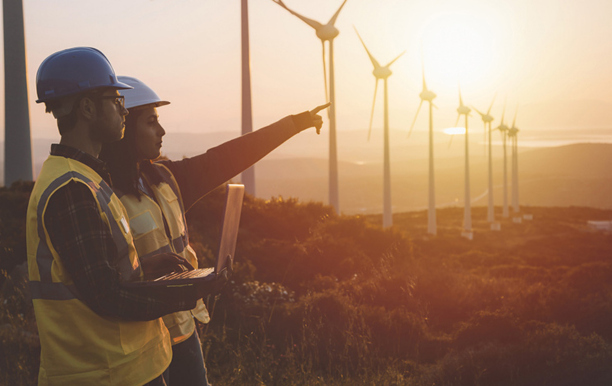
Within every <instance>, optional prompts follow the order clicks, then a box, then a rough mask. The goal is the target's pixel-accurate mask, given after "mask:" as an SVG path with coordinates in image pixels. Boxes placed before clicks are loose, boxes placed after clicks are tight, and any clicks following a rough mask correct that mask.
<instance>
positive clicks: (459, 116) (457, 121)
mask: <svg viewBox="0 0 612 386" xmlns="http://www.w3.org/2000/svg"><path fill="white" fill-rule="evenodd" d="M459 118H461V114H457V120H456V121H455V125H454V126H453V127H457V124H458V123H459Z"/></svg>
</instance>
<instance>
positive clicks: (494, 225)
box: [472, 97, 501, 230]
mask: <svg viewBox="0 0 612 386" xmlns="http://www.w3.org/2000/svg"><path fill="white" fill-rule="evenodd" d="M493 103H495V97H493V101H492V102H491V105H490V106H489V109H488V110H487V113H486V114H485V113H482V112H480V111H478V109H477V108H475V107H474V110H476V112H477V113H478V114H479V115H480V117H481V118H482V122H483V123H484V128H485V133H486V134H487V138H488V148H489V151H488V153H489V190H488V199H489V207H488V211H487V221H489V222H490V223H491V230H500V229H501V225H500V224H499V223H498V222H496V221H495V207H494V206H493V158H492V151H491V150H492V145H491V132H492V129H491V122H493V120H494V118H493V117H492V116H491V108H493ZM472 107H473V106H472ZM487 131H488V132H487Z"/></svg>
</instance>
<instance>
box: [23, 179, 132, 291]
mask: <svg viewBox="0 0 612 386" xmlns="http://www.w3.org/2000/svg"><path fill="white" fill-rule="evenodd" d="M75 178H76V179H78V180H81V181H83V182H85V183H87V185H88V186H89V187H90V188H91V189H92V190H93V192H94V194H95V195H96V198H97V201H98V203H99V204H100V208H101V209H102V211H103V212H104V213H105V214H106V217H107V219H108V223H109V224H110V228H111V233H112V236H113V241H114V242H115V245H116V246H117V252H118V261H117V267H118V268H119V273H120V274H121V277H122V278H123V280H127V279H129V278H130V277H131V275H133V274H137V275H139V274H140V266H139V265H138V266H136V267H134V266H133V265H132V263H131V262H130V256H129V251H128V245H127V242H126V241H125V237H124V236H123V233H122V232H121V230H120V229H119V226H118V225H117V222H116V221H115V219H114V217H113V214H112V212H111V209H110V207H109V206H108V205H109V204H110V202H111V196H112V195H113V190H112V189H111V187H110V186H108V184H107V183H106V182H104V180H102V181H101V182H100V184H99V185H100V187H99V188H98V187H97V186H96V183H95V182H93V181H92V180H91V179H89V178H87V177H86V176H84V175H83V174H81V173H78V172H75V171H70V172H68V173H66V174H64V175H62V176H61V177H59V178H57V179H56V180H54V181H53V182H52V183H51V184H50V185H49V186H48V187H47V189H45V191H44V192H43V194H42V195H41V197H40V201H39V202H38V207H37V220H38V225H37V228H38V229H37V231H38V237H39V239H40V242H39V243H38V248H37V250H36V262H37V264H38V269H39V273H40V282H36V281H31V282H30V289H31V291H32V299H47V300H70V299H75V298H77V299H78V298H79V295H78V292H77V290H76V287H75V286H74V285H66V284H64V283H54V282H53V281H52V277H51V266H52V263H53V255H52V253H51V250H49V246H48V245H47V243H46V236H45V229H44V224H43V215H44V211H45V208H46V205H47V201H48V200H49V197H50V196H51V194H52V193H53V192H55V191H56V190H57V189H58V188H60V187H61V186H62V185H64V184H65V183H67V182H68V181H70V180H72V179H75Z"/></svg>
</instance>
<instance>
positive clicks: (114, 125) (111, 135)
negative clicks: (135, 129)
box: [90, 90, 128, 143]
mask: <svg viewBox="0 0 612 386" xmlns="http://www.w3.org/2000/svg"><path fill="white" fill-rule="evenodd" d="M92 99H94V100H98V101H99V102H98V103H95V105H96V120H95V121H94V124H93V125H92V127H91V131H90V135H91V137H92V139H94V140H95V141H97V142H100V143H110V142H116V141H119V140H120V139H121V138H123V132H124V130H125V116H126V115H127V114H128V111H127V110H126V109H125V107H123V100H122V98H121V97H120V95H119V92H118V91H117V90H106V91H104V92H103V93H102V94H101V95H99V96H94V97H92Z"/></svg>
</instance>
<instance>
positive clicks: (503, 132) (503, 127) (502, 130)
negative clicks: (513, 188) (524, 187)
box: [496, 102, 510, 217]
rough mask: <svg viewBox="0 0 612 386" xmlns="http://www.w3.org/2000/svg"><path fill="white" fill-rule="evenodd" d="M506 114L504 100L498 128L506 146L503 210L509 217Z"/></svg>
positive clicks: (504, 215) (504, 146)
mask: <svg viewBox="0 0 612 386" xmlns="http://www.w3.org/2000/svg"><path fill="white" fill-rule="evenodd" d="M505 114H506V103H505V102H504V109H503V111H502V117H501V123H500V124H499V126H497V128H496V130H499V132H500V133H501V135H502V143H503V145H502V146H503V148H504V209H503V212H502V215H503V217H509V216H510V213H509V212H508V164H507V159H508V158H507V155H506V138H507V135H508V130H509V128H508V126H507V125H506V124H505V123H504V115H505Z"/></svg>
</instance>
